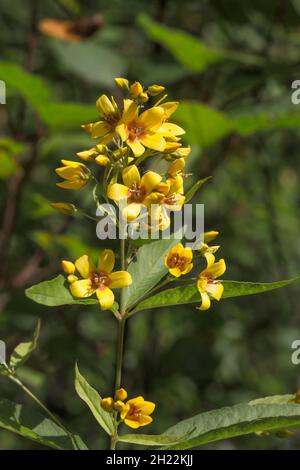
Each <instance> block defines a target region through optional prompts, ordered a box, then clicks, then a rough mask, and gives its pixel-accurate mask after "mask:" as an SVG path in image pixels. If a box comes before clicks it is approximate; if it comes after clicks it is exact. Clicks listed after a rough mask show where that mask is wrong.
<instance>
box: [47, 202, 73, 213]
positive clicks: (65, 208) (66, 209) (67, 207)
mask: <svg viewBox="0 0 300 470" xmlns="http://www.w3.org/2000/svg"><path fill="white" fill-rule="evenodd" d="M50 206H51V207H52V208H53V209H55V210H56V211H57V212H60V213H61V214H64V215H72V214H74V213H75V212H77V208H76V206H74V204H69V203H68V202H51V204H50Z"/></svg>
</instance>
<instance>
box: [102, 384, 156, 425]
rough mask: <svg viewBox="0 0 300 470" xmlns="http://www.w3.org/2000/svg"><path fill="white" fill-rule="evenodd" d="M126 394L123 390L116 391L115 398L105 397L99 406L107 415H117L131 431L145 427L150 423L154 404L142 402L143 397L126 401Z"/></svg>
mask: <svg viewBox="0 0 300 470" xmlns="http://www.w3.org/2000/svg"><path fill="white" fill-rule="evenodd" d="M126 399H127V392H126V390H125V389H124V388H120V389H118V390H117V391H116V393H115V397H114V398H112V397H107V398H103V399H102V400H101V406H102V408H103V409H104V410H105V411H108V412H109V413H113V412H115V413H119V415H120V419H121V421H123V422H124V423H125V424H127V426H129V427H130V428H133V429H137V428H139V427H141V426H147V424H150V423H152V418H151V416H150V415H151V414H152V413H153V411H154V409H155V404H154V403H152V402H151V401H146V400H144V398H143V397H136V398H131V399H130V400H127V401H125V400H126Z"/></svg>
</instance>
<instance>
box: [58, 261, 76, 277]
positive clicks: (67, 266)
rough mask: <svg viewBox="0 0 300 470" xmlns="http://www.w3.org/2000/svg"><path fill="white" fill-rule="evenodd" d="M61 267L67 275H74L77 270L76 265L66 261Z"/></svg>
mask: <svg viewBox="0 0 300 470" xmlns="http://www.w3.org/2000/svg"><path fill="white" fill-rule="evenodd" d="M61 267H62V269H63V270H64V272H65V273H66V274H74V273H75V270H76V267H75V264H74V263H72V261H68V260H65V259H63V260H62V262H61Z"/></svg>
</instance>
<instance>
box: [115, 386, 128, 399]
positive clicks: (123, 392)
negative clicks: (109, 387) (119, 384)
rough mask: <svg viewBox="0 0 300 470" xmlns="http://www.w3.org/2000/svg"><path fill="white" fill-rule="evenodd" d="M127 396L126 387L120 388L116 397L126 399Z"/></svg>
mask: <svg viewBox="0 0 300 470" xmlns="http://www.w3.org/2000/svg"><path fill="white" fill-rule="evenodd" d="M126 398H127V392H126V390H125V388H119V389H118V390H117V391H116V394H115V399H116V400H121V401H124V400H126Z"/></svg>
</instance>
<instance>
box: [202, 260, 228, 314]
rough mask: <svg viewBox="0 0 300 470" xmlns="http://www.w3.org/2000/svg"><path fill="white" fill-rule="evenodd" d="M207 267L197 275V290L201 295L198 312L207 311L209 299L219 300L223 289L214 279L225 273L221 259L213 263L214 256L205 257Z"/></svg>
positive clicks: (223, 262)
mask: <svg viewBox="0 0 300 470" xmlns="http://www.w3.org/2000/svg"><path fill="white" fill-rule="evenodd" d="M206 261H207V266H206V268H205V269H204V270H203V271H202V272H201V273H200V274H199V276H198V279H197V288H198V291H199V292H200V295H201V300H202V303H201V305H200V307H198V308H199V310H207V309H209V307H210V303H211V301H210V299H214V300H220V298H221V297H222V295H223V291H224V287H223V285H222V283H221V282H220V281H217V280H216V279H217V278H218V277H220V276H222V274H224V273H225V271H226V264H225V261H224V260H223V259H220V261H218V262H216V263H215V262H214V256H212V257H207V259H206Z"/></svg>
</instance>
